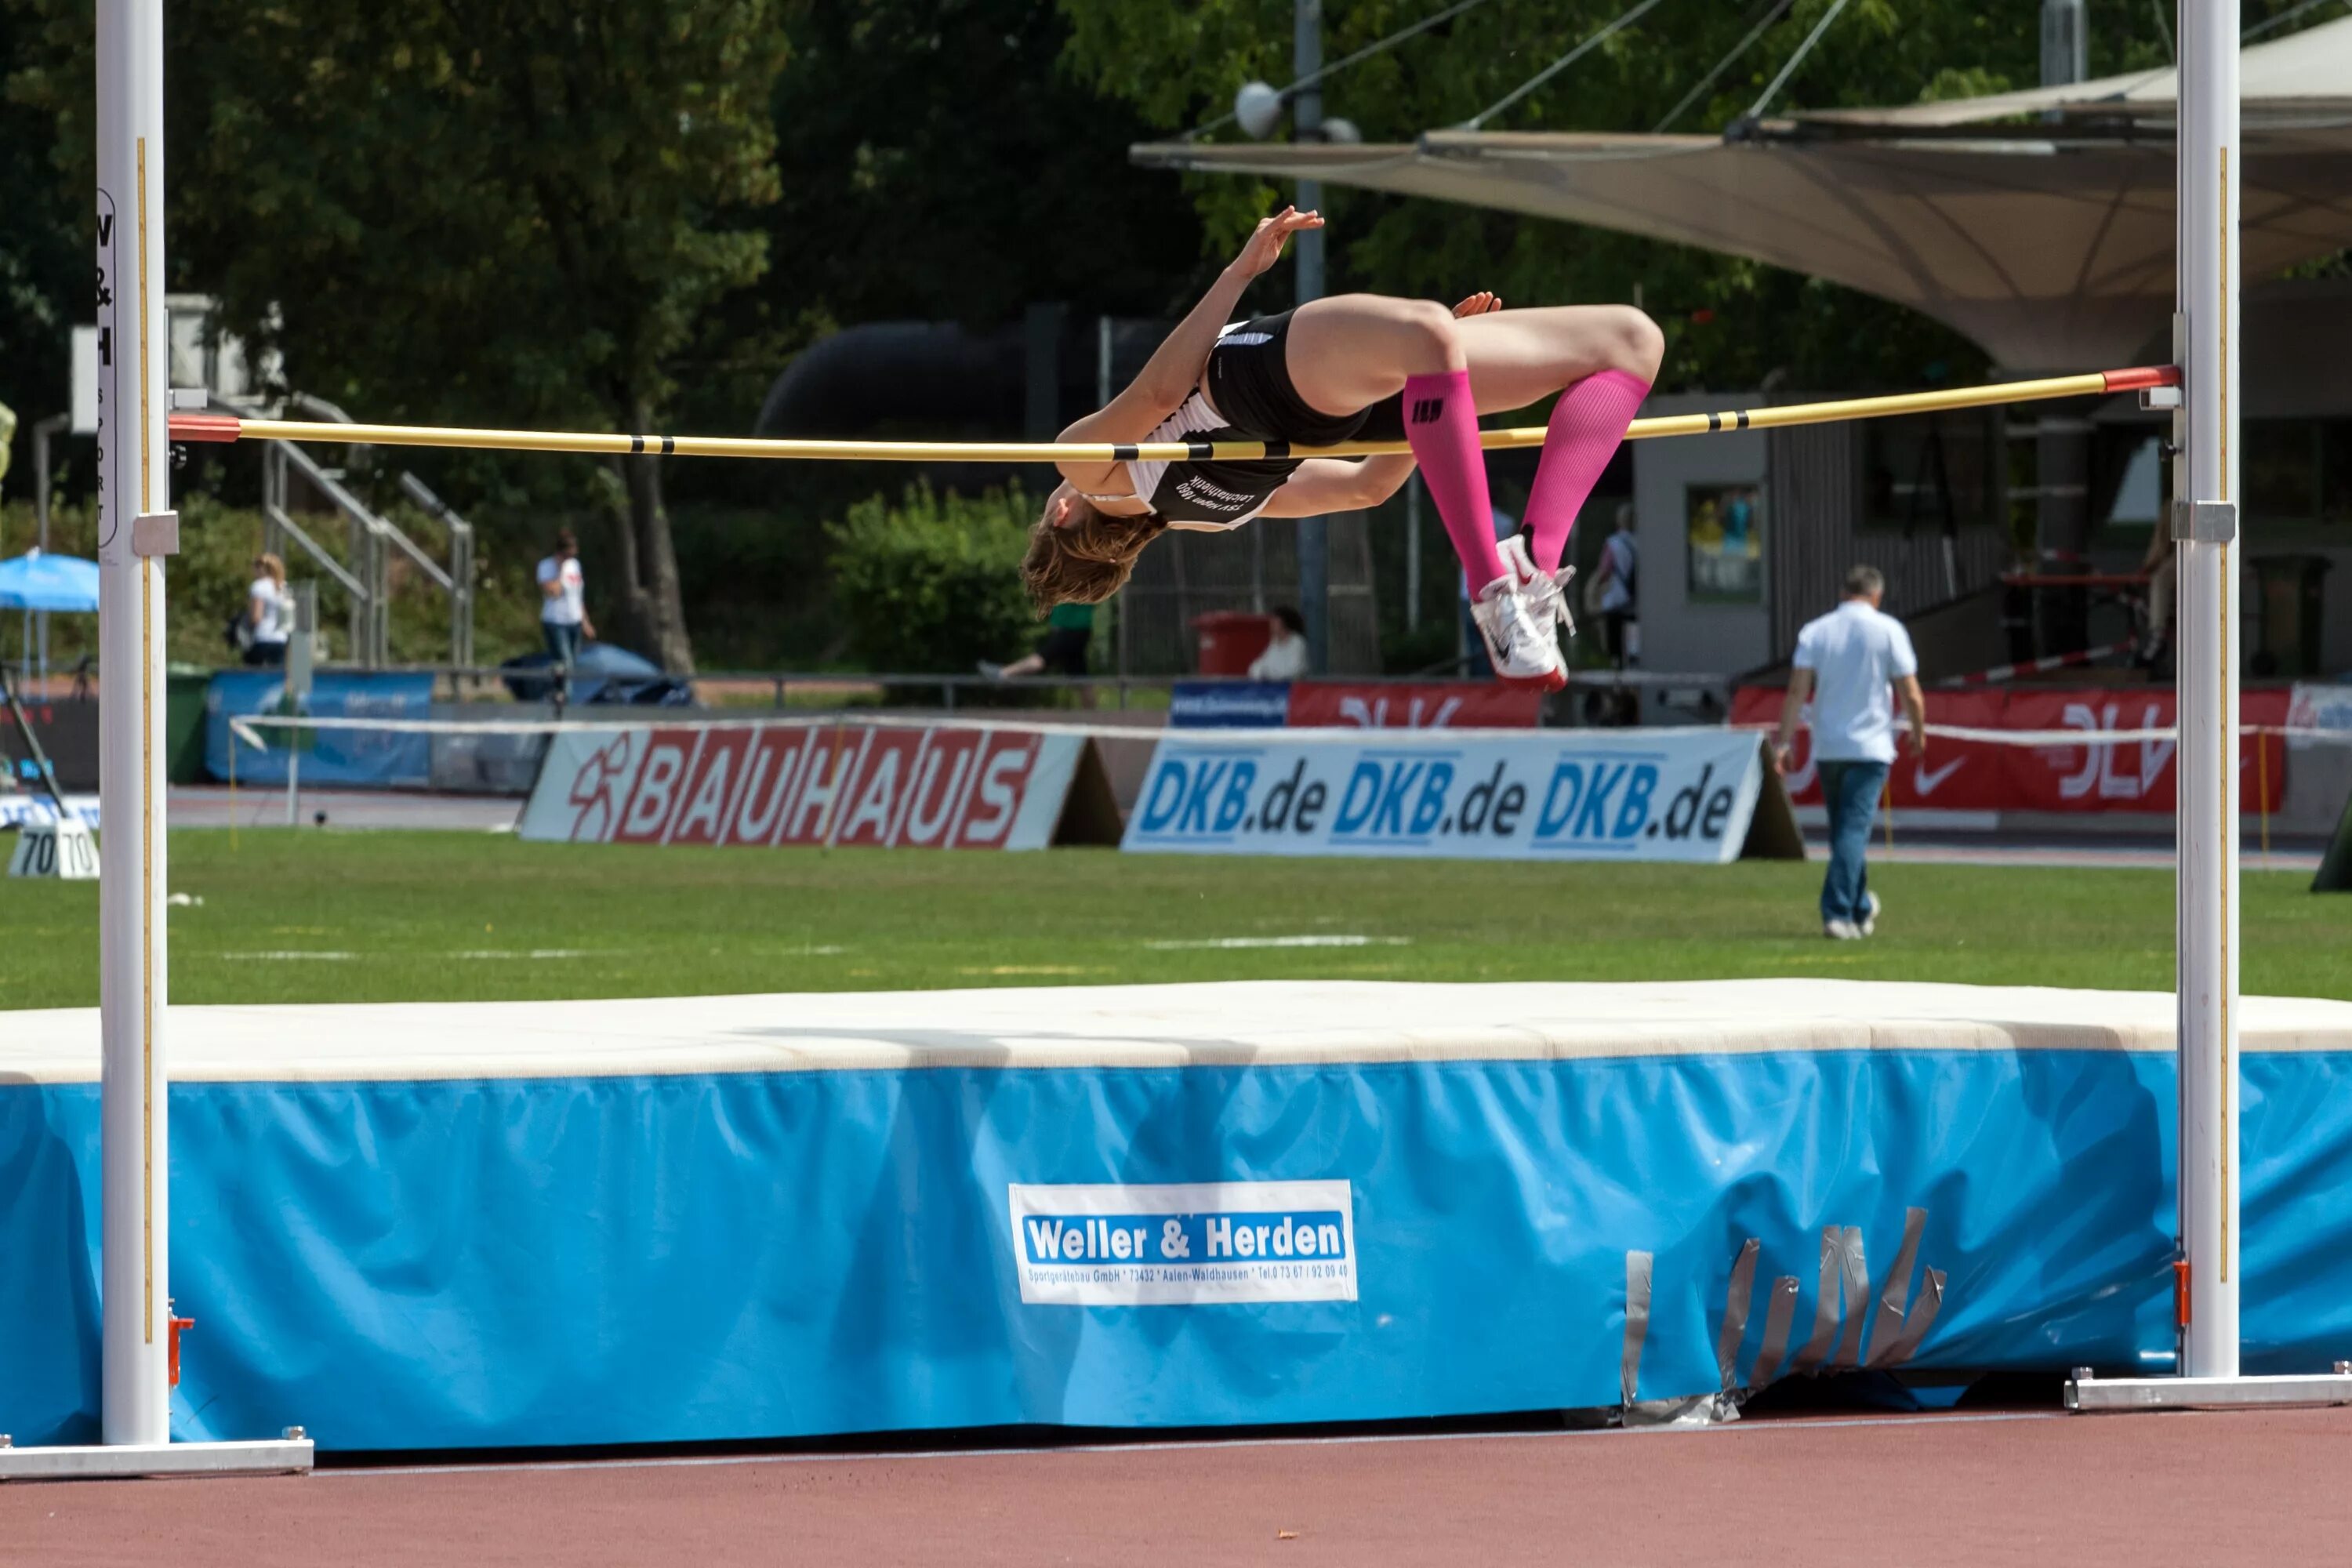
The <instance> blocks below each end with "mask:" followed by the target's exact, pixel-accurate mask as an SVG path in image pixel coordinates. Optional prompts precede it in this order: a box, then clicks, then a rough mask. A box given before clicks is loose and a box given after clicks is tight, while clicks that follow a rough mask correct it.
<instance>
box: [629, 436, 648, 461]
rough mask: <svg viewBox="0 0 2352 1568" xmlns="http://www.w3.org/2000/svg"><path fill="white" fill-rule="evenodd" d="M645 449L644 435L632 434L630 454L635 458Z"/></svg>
mask: <svg viewBox="0 0 2352 1568" xmlns="http://www.w3.org/2000/svg"><path fill="white" fill-rule="evenodd" d="M645 449H646V438H645V437H643V436H632V437H629V456H631V457H632V458H634V457H635V456H636V455H637V454H638V453H640V452H642V451H644V450H645Z"/></svg>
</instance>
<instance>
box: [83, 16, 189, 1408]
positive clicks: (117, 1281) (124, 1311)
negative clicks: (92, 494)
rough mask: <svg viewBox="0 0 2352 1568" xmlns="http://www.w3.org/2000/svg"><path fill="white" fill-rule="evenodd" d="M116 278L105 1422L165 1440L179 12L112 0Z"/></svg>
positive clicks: (104, 917)
mask: <svg viewBox="0 0 2352 1568" xmlns="http://www.w3.org/2000/svg"><path fill="white" fill-rule="evenodd" d="M98 268H99V311H98V319H99V332H100V338H99V342H100V351H99V357H100V370H99V394H100V399H101V402H100V408H99V435H98V440H99V448H100V494H99V505H100V515H99V547H98V561H99V654H100V687H99V701H100V720H99V736H100V752H99V759H100V767H99V773H100V785H99V795H100V880H99V900H100V1015H101V1020H102V1021H101V1025H100V1034H101V1038H102V1041H103V1049H104V1056H103V1066H102V1078H101V1085H102V1087H101V1089H100V1131H101V1135H102V1138H103V1140H104V1148H103V1151H102V1152H101V1154H100V1163H101V1165H102V1168H103V1173H104V1193H105V1228H104V1232H103V1237H102V1241H103V1247H104V1258H105V1262H104V1266H103V1269H102V1290H103V1300H104V1328H103V1340H102V1343H103V1360H102V1376H103V1383H102V1384H101V1391H100V1392H101V1409H102V1420H101V1426H102V1428H103V1432H104V1436H105V1439H106V1441H107V1442H108V1443H109V1444H125V1443H142V1444H153V1443H163V1442H166V1441H168V1440H169V1439H170V1436H171V1389H170V1387H169V1385H168V1383H167V1381H166V1377H167V1374H166V1370H165V1353H166V1350H167V1348H168V1346H169V1344H170V1340H171V1321H170V1312H169V1310H168V1309H167V1308H166V1306H165V1301H164V1298H165V1294H166V1284H165V1264H166V1260H167V1257H168V1231H169V1225H170V1210H169V1209H168V1207H167V1206H166V1204H165V1194H166V1192H167V1190H168V1182H167V1167H168V1164H169V1160H168V1157H167V1150H168V1147H169V1145H168V1142H167V1139H166V1136H165V1108H164V1085H165V1082H166V1078H165V1070H164V1054H163V1018H164V1005H165V1002H166V992H165V986H164V980H165V973H166V963H165V956H164V930H163V890H164V885H165V884H164V874H163V563H162V561H161V560H160V559H159V558H158V557H156V556H153V555H144V554H141V553H138V552H135V551H134V550H133V548H132V541H133V538H134V535H136V534H138V533H139V530H137V529H136V528H135V527H134V521H135V520H136V519H137V518H139V517H140V516H142V515H152V514H160V513H163V512H168V511H169V510H171V505H172V497H171V483H172V460H171V447H170V446H169V445H168V444H167V441H166V438H165V435H164V424H165V420H166V419H167V417H168V416H169V414H170V410H171V401H172V395H171V378H170V360H171V355H170V351H169V344H168V342H167V340H166V339H165V336H164V321H163V283H164V271H163V0H99V5H98Z"/></svg>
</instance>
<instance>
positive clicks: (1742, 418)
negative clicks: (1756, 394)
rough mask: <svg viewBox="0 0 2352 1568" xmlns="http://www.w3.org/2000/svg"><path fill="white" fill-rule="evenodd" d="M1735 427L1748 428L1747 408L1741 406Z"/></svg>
mask: <svg viewBox="0 0 2352 1568" xmlns="http://www.w3.org/2000/svg"><path fill="white" fill-rule="evenodd" d="M1735 428H1737V429H1741V430H1745V429H1747V428H1748V410H1746V409H1745V408H1743V409H1741V410H1740V411H1739V423H1738V426H1735Z"/></svg>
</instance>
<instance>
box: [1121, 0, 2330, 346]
mask: <svg viewBox="0 0 2352 1568" xmlns="http://www.w3.org/2000/svg"><path fill="white" fill-rule="evenodd" d="M2244 62H2245V64H2244V71H2243V78H2244V83H2245V95H2246V99H2247V109H2246V112H2245V124H2246V132H2245V159H2246V162H2245V169H2246V179H2247V184H2246V188H2245V190H2244V193H2243V196H2242V207H2243V218H2244V232H2243V238H2242V246H2243V255H2244V266H2245V270H2246V276H2247V277H2248V278H2249V279H2262V278H2265V277H2268V276H2271V275H2273V274H2275V273H2276V272H2278V271H2280V270H2281V269H2283V268H2287V267H2290V266H2293V265H2294V264H2295V263H2297V262H2300V261H2305V260H2308V259H2311V258H2315V257H2319V256H2325V255H2328V254H2330V253H2332V252H2334V251H2336V250H2338V249H2342V248H2344V247H2347V246H2352V18H2347V20H2346V21H2344V22H2340V23H2335V24H2331V25H2329V26H2324V27H2315V28H2313V29H2311V30H2310V31H2308V32H2305V33H2302V34H2298V35H2296V36H2295V37H2292V38H2288V39H2284V40H2281V41H2280V42H2278V43H2275V44H2269V45H2263V46H2258V47H2253V48H2250V49H2248V50H2247V51H2246V52H2245V56H2244ZM2273 89H2276V91H2277V92H2278V93H2280V94H2283V95H2284V96H2282V97H2276V98H2265V97H2263V96H2261V95H2262V94H2264V93H2269V92H2271V91H2272V90H2273ZM2323 89H2324V90H2323ZM2171 91H2172V81H2171V75H2170V73H2168V72H2167V73H2163V74H2162V75H2160V76H2156V77H2139V78H2130V79H2115V80H2113V81H2109V82H2086V83H2083V84H2081V85H2079V86H2077V87H2074V88H2070V89H2053V92H2056V93H2060V94H2065V95H2073V96H2072V97H2069V98H2068V99H2067V100H2066V101H2067V103H2068V104H2070V105H2072V106H2074V107H2073V108H2071V109H2070V122H2069V123H2067V124H2063V125H2044V124H2042V123H2040V122H2038V121H2037V122H2033V123H2031V124H2028V125H2024V126H2004V127H2000V128H1997V129H1990V128H1989V129H1986V130H1983V131H1979V132H1969V133H1966V134H1962V135H1955V134H1954V132H1953V131H1952V130H1951V129H1949V128H1950V127H1955V126H1962V125H1974V124H1977V123H1979V121H1984V120H1988V119H1996V118H2006V117H2012V116H2015V115H2017V114H2019V113H2021V112H2024V111H2028V110H2038V109H2041V108H2044V107H2050V106H2051V105H2050V104H2049V103H2048V102H2046V101H2045V100H2046V99H2047V97H2048V95H2045V94H2040V93H2033V94H2019V93H2006V94H2001V95H2000V96H1998V97H1995V98H1988V99H1977V100H1967V101H1965V102H1959V103H1948V104H1932V105H1923V106H1919V107H1918V108H1916V109H1904V110H1860V111H1849V112H1844V113H1841V114H1838V115H1826V114H1824V115H1815V116H1809V117H1806V118H1805V119H1803V120H1801V121H1774V122H1768V123H1767V124H1766V125H1765V126H1763V127H1761V128H1760V129H1759V133H1758V135H1757V136H1755V137H1754V138H1753V139H1751V140H1746V141H1737V142H1724V141H1722V140H1719V139H1717V138H1716V137H1712V136H1634V135H1588V134H1572V133H1570V134H1562V133H1549V132H1534V133H1529V132H1458V131H1433V132H1428V133H1426V134H1424V135H1423V137H1422V138H1421V139H1420V140H1419V141H1418V142H1413V143H1412V144H1409V145H1408V144H1396V145H1387V146H1373V145H1318V144H1305V145H1287V144H1280V143H1242V144H1239V145H1230V144H1218V145H1209V144H1202V143H1185V142H1172V143H1159V144H1153V145H1147V146H1141V147H1138V148H1136V149H1135V150H1134V157H1135V159H1136V161H1137V162H1138V163H1143V164H1147V165H1151V166H1158V167H1171V168H1184V169H1195V170H1204V171H1228V172H1232V173H1236V174H1242V173H1247V174H1266V175H1274V176H1276V177H1282V178H1299V177H1311V178H1316V179H1321V180H1324V181H1326V182H1328V183H1330V184H1340V185H1353V186H1360V187H1362V188H1365V189H1369V190H1380V191H1389V192H1393V193H1396V194H1398V195H1418V196H1432V197H1435V198H1437V199H1440V200H1444V201H1454V202H1464V203H1467V204H1469V205H1475V206H1485V207H1494V208H1498V209H1501V210H1505V211H1510V212H1519V213H1525V214H1528V216H1535V217H1547V218H1560V219H1565V220H1567V221H1569V222H1572V223H1583V224H1591V225H1593V226H1597V227H1601V228H1608V229H1614V230H1618V231H1621V232H1623V233H1629V234H1639V235H1645V236H1648V237H1652V238H1654V239H1661V240H1668V241H1674V242H1676V243H1680V244H1685V245H1696V246H1701V247H1706V248H1707V249H1709V250H1715V251H1720V252H1724V253H1726V254H1729V255H1736V256H1746V257H1751V258H1756V259H1758V260H1760V261H1766V262H1770V263H1772V264H1774V265H1776V266H1780V267H1786V268H1790V269H1792V270H1794V271H1798V272H1803V273H1808V274H1811V275H1813V276H1817V277H1822V278H1826V279H1831V280H1832V281H1834V282H1838V283H1843V284H1846V285H1848V286H1850V287H1853V288H1855V289H1863V290H1864V291H1866V292H1868V293H1872V294H1875V295H1878V296H1880V297H1881V298H1884V299H1888V300H1896V301H1898V302H1900V303H1902V304H1906V305H1909V306H1911V307H1913V308H1914V309H1916V310H1921V311H1924V312H1925V313H1927V315H1930V316H1933V317H1935V318H1937V320H1939V321H1945V322H1947V323H1948V324H1949V325H1951V326H1952V327H1954V328H1956V329H1958V331H1961V332H1964V333H1966V334H1967V335H1968V336H1969V337H1970V338H1973V339H1974V340H1975V341H1976V342H1979V343H1980V344H1982V345H1983V346H1984V348H1985V349H1986V350H1987V351H1988V352H1989V353H1991V354H1992V355H1993V357H1994V358H1995V359H1996V360H1997V361H1998V362H2000V363H2001V364H2003V365H2004V366H2007V367H2009V368H2011V369H2012V370H2019V371H2025V370H2054V369H2074V370H2084V369H2105V368H2109V367H2112V366H2116V365H2121V364H2126V363H2132V362H2133V361H2134V360H2135V358H2136V357H2137V356H2138V355H2140V354H2141V353H2144V352H2147V350H2148V349H2149V347H2150V345H2152V344H2160V343H2161V342H2162V339H2163V335H2164V329H2165V324H2166V322H2167V321H2168V319H2169V317H2170V313H2171V310H2172V300H2173V216H2172V213H2173V164H2172V141H2171V132H2170V129H2169V126H2168V124H2155V123H2149V121H2148V119H2147V117H2141V118H2139V119H2138V121H2137V123H2129V124H2116V123H2112V122H2108V123H2076V122H2074V121H2076V120H2078V119H2079V120H2091V119H2095V118H2097V117H2098V116H2099V115H2104V116H2105V117H2106V119H2107V120H2108V121H2112V120H2113V118H2114V110H2115V106H2116V105H2117V104H2118V103H2124V104H2131V105H2135V106H2142V105H2144V106H2146V107H2147V109H2149V110H2162V115H2161V116H2158V118H2159V119H2160V118H2164V117H2168V115H2169V112H2170V108H2169V106H2170V100H2171ZM2135 95H2137V96H2135ZM2290 107H2291V109H2292V112H2291V113H2290V112H2286V110H2288V109H2289V108H2290ZM2273 110H2277V111H2278V112H2273ZM2094 111H2097V112H2096V114H2095V112H2094ZM1915 115H1928V116H1933V117H1934V118H1930V119H1925V120H1922V119H1916V118H1910V117H1912V116H1915Z"/></svg>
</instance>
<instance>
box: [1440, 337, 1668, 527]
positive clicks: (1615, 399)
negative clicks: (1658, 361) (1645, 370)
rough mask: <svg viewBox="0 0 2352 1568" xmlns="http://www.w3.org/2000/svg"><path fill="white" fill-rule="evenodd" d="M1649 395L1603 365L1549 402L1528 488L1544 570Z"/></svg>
mask: <svg viewBox="0 0 2352 1568" xmlns="http://www.w3.org/2000/svg"><path fill="white" fill-rule="evenodd" d="M1648 395H1650V384H1649V383H1648V382H1646V381H1643V379H1642V378H1641V377H1640V376H1637V375H1634V374H1630V373H1629V372H1626V371H1622V370H1604V371H1601V373H1600V374H1596V375H1588V376H1586V377H1585V378H1584V379H1583V380H1582V381H1580V382H1577V383H1576V384H1573V385H1571V386H1570V388H1569V389H1568V390H1567V391H1566V392H1563V393H1561V394H1560V395H1559V402H1558V403H1557V404H1555V405H1553V406H1552V411H1551V427H1550V429H1549V431H1547V432H1546V433H1545V435H1544V446H1543V457H1542V458H1540V459H1539V460H1538V462H1537V464H1536V483H1535V489H1532V490H1530V491H1528V535H1529V542H1530V544H1531V546H1532V548H1533V552H1534V554H1535V558H1536V564H1537V565H1538V566H1540V567H1542V568H1543V569H1544V570H1545V571H1547V572H1557V571H1559V563H1560V558H1561V557H1562V556H1563V555H1565V554H1566V553H1567V552H1568V533H1569V530H1570V529H1572V528H1574V527H1575V526H1576V514H1577V512H1578V511H1580V510H1582V508H1583V506H1584V502H1585V499H1586V498H1587V497H1589V496H1591V494H1592V487H1593V486H1594V485H1597V484H1599V483H1600V482H1601V469H1603V468H1607V467H1608V466H1609V457H1610V454H1611V453H1612V452H1614V451H1616V450H1617V444H1618V443H1619V442H1621V441H1622V440H1623V439H1624V438H1625V426H1628V425H1631V424H1632V423H1633V413H1634V410H1636V409H1638V408H1640V407H1641V406H1642V399H1643V398H1644V397H1647V396H1648ZM1415 449H1416V450H1418V448H1415Z"/></svg>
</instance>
